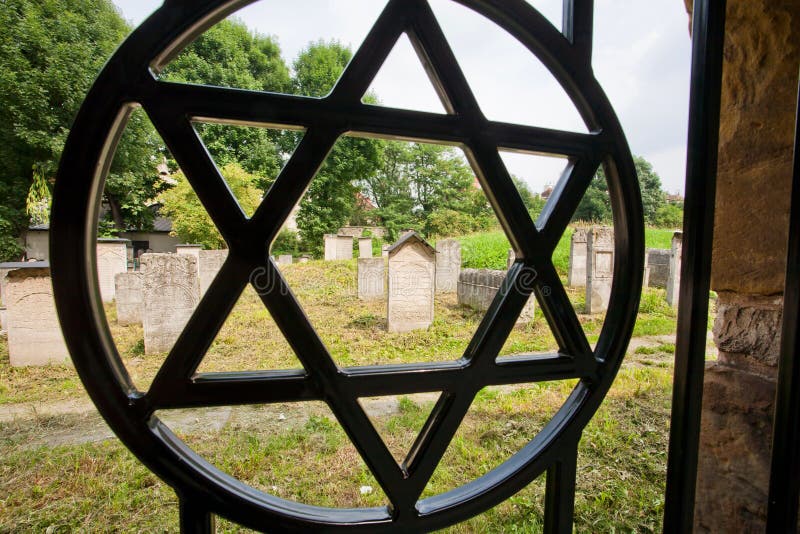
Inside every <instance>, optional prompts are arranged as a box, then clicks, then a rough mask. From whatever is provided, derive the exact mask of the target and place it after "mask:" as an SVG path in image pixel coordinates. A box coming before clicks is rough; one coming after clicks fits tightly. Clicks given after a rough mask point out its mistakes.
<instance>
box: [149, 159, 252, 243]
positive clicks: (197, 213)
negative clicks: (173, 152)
mask: <svg viewBox="0 0 800 534" xmlns="http://www.w3.org/2000/svg"><path fill="white" fill-rule="evenodd" d="M221 172H222V175H223V176H224V177H225V181H226V182H227V183H228V187H230V189H231V191H232V192H233V194H234V196H236V199H237V200H238V201H239V205H240V206H241V207H242V210H244V212H245V213H253V212H254V211H255V209H256V208H257V207H258V205H259V204H260V203H261V190H260V189H259V187H258V178H257V177H256V176H254V175H252V174H250V173H248V172H246V171H245V170H244V169H242V168H241V167H240V166H239V165H238V164H236V163H229V164H228V165H226V166H224V167H223V168H222V169H221ZM172 178H174V179H175V181H176V184H175V186H174V187H172V188H170V189H168V190H167V191H164V192H163V193H162V194H161V203H162V208H161V212H162V213H163V214H164V215H166V216H167V217H169V218H170V219H172V231H173V234H174V235H176V236H178V237H179V238H180V240H181V241H182V242H184V243H197V244H199V245H203V247H204V248H207V249H218V248H226V246H227V245H226V244H225V240H224V239H222V236H221V235H220V233H219V230H217V227H216V226H215V225H214V222H213V221H212V220H211V217H210V216H209V215H208V212H207V211H206V210H205V208H204V207H203V205H202V204H201V203H200V199H199V198H197V194H196V193H195V192H194V189H192V186H191V184H190V183H189V181H188V180H187V179H186V176H184V175H183V173H181V172H176V173H175V174H173V175H172Z"/></svg>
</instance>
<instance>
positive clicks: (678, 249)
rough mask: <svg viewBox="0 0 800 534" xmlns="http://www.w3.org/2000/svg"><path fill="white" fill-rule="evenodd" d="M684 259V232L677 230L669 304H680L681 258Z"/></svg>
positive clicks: (670, 278)
mask: <svg viewBox="0 0 800 534" xmlns="http://www.w3.org/2000/svg"><path fill="white" fill-rule="evenodd" d="M682 259H683V232H675V234H674V235H673V236H672V250H671V252H670V260H669V278H668V280H667V304H669V305H670V306H672V307H677V306H678V292H679V290H680V287H681V260H682Z"/></svg>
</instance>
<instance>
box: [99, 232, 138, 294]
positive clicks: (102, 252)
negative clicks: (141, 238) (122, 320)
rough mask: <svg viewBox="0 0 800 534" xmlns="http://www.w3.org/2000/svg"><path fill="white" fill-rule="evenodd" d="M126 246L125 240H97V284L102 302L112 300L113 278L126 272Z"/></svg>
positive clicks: (128, 242) (126, 241)
mask: <svg viewBox="0 0 800 534" xmlns="http://www.w3.org/2000/svg"><path fill="white" fill-rule="evenodd" d="M128 245H130V241H128V240H127V239H98V240H97V283H98V285H99V286H100V297H101V298H102V299H103V302H112V301H113V300H114V291H115V290H114V278H115V277H116V276H117V274H118V273H126V272H128Z"/></svg>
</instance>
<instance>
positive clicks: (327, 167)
mask: <svg viewBox="0 0 800 534" xmlns="http://www.w3.org/2000/svg"><path fill="white" fill-rule="evenodd" d="M351 56H352V53H351V52H350V50H349V49H347V48H346V47H344V46H342V45H341V44H339V43H338V42H335V41H332V42H330V43H325V42H323V41H318V42H316V43H312V44H311V45H309V46H308V47H307V48H306V49H305V50H303V51H302V52H301V53H300V55H299V57H298V58H297V60H296V61H295V62H294V71H295V78H294V80H293V85H294V89H295V90H296V91H297V92H300V93H302V94H305V95H309V96H323V95H325V94H326V93H327V92H328V91H329V90H330V88H331V87H332V86H333V84H334V83H335V81H336V80H338V79H339V76H340V75H341V73H342V71H343V70H344V68H345V66H346V65H347V62H348V61H349V60H350V57H351ZM380 156H381V143H380V142H379V141H376V140H372V139H361V138H356V137H343V138H342V139H340V140H339V141H338V142H337V143H336V145H335V146H334V147H333V149H332V150H331V153H330V154H329V155H328V158H327V159H326V160H325V163H324V164H323V165H322V168H321V169H320V170H319V172H318V173H317V175H316V177H314V179H313V180H312V181H311V185H310V186H309V188H308V192H307V193H306V195H305V197H304V198H303V200H302V201H301V203H300V209H299V210H298V213H297V227H298V230H299V232H300V239H301V243H302V247H303V249H304V250H308V251H311V252H313V253H314V254H316V255H319V254H321V252H322V236H323V235H324V234H326V233H330V232H335V231H336V229H338V228H339V227H341V226H343V225H344V224H345V223H347V222H348V221H349V220H350V218H351V217H352V216H353V214H354V213H355V211H356V194H357V193H358V187H357V186H356V181H358V180H364V179H367V178H369V177H370V176H372V175H373V174H374V173H375V171H376V169H377V168H378V164H379V161H380Z"/></svg>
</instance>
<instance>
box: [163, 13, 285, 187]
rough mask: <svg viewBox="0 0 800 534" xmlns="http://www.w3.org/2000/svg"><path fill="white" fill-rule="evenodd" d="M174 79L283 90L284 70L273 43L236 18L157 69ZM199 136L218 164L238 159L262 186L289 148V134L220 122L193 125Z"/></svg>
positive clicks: (165, 76) (277, 49)
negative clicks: (162, 70)
mask: <svg viewBox="0 0 800 534" xmlns="http://www.w3.org/2000/svg"><path fill="white" fill-rule="evenodd" d="M162 77H163V78H165V79H167V80H170V81H177V82H185V83H196V84H205V85H215V86H221V87H235V88H239V89H254V90H258V91H272V92H287V91H288V90H289V89H290V87H291V79H290V77H289V68H288V67H287V66H286V63H284V61H283V59H282V57H281V50H280V47H279V46H278V43H277V42H276V41H275V40H274V39H273V38H272V37H269V36H264V35H260V34H258V33H253V32H252V31H251V30H249V29H248V28H247V26H245V25H244V23H242V22H240V21H236V20H224V21H222V22H220V23H219V24H217V25H215V26H213V27H212V28H210V29H209V30H208V31H206V32H205V33H203V34H202V35H200V37H198V38H197V39H196V40H195V41H194V42H193V43H192V44H191V45H189V46H188V47H187V48H186V49H185V50H184V51H183V52H181V53H180V54H179V55H178V56H177V57H176V58H175V59H174V60H173V61H172V62H171V63H170V64H169V65H167V67H166V68H165V69H164V72H163V73H162ZM196 128H197V131H198V134H199V135H200V137H201V138H202V139H203V142H204V143H205V145H206V147H207V148H208V151H209V152H210V153H211V155H212V157H213V158H214V161H215V162H216V163H217V165H219V166H225V165H227V164H229V163H234V162H235V163H238V164H239V165H241V166H242V167H243V168H244V169H245V170H246V171H247V172H250V173H253V174H256V175H258V178H259V180H258V183H259V187H260V188H261V189H262V190H266V189H267V188H268V187H269V185H270V184H271V183H272V181H273V180H274V179H275V177H276V176H277V174H278V172H279V171H280V168H281V166H282V163H283V159H284V158H283V155H284V153H286V152H289V151H290V150H291V149H292V148H294V143H296V140H297V136H296V135H295V134H293V133H287V132H281V131H277V130H270V129H266V128H250V127H241V126H229V125H221V124H197V125H196Z"/></svg>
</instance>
